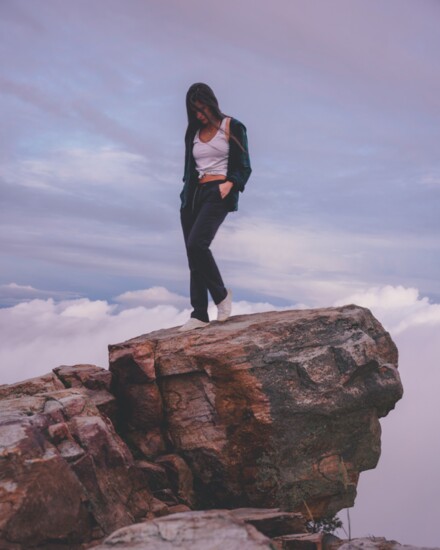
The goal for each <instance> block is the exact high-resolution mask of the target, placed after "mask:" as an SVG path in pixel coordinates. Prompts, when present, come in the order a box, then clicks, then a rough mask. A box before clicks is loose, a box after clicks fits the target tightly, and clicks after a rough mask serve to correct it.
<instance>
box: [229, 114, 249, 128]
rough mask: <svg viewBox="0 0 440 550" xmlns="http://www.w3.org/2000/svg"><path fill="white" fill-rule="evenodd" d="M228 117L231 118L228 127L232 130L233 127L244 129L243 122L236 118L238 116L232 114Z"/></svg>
mask: <svg viewBox="0 0 440 550" xmlns="http://www.w3.org/2000/svg"><path fill="white" fill-rule="evenodd" d="M229 118H230V119H231V122H230V125H231V126H230V127H231V130H232V131H234V129H239V128H241V129H244V130H246V126H245V125H244V124H243V122H241V120H238V118H235V117H233V116H231V117H229Z"/></svg>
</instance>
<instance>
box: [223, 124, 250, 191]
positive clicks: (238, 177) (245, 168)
mask: <svg viewBox="0 0 440 550" xmlns="http://www.w3.org/2000/svg"><path fill="white" fill-rule="evenodd" d="M234 122H235V121H234ZM232 136H234V137H235V138H236V139H237V140H238V142H239V143H240V144H241V147H240V145H238V143H237V142H236V141H235V140H234V139H233V137H232ZM229 144H230V154H231V161H230V171H229V173H228V176H227V177H228V180H229V181H232V183H233V184H234V187H236V188H237V189H238V190H239V191H241V192H243V191H244V187H245V185H246V182H247V180H248V179H249V176H250V175H251V172H252V168H251V162H250V158H249V146H248V140H247V134H246V126H245V125H244V124H242V123H241V122H238V121H236V122H235V124H231V137H230V140H229Z"/></svg>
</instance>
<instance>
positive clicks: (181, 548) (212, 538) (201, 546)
mask: <svg viewBox="0 0 440 550" xmlns="http://www.w3.org/2000/svg"><path fill="white" fill-rule="evenodd" d="M115 547H116V548H123V549H126V550H134V549H137V548H139V549H142V550H226V549H227V550H262V549H267V550H270V549H271V548H273V547H272V546H271V542H270V539H268V538H266V537H265V536H264V535H263V534H262V533H260V532H259V531H257V529H255V527H253V526H252V525H249V524H246V523H245V522H244V521H242V520H240V519H238V518H237V517H234V515H233V514H231V513H230V512H229V511H227V510H209V511H198V512H182V513H177V514H172V515H169V516H165V517H162V518H157V519H154V520H150V521H146V522H144V523H138V524H136V525H132V526H131V527H124V528H122V529H119V530H118V531H116V532H115V533H113V534H112V535H111V536H110V537H108V538H107V539H106V540H105V541H104V543H103V544H102V545H100V546H97V547H96V550H106V549H107V548H115Z"/></svg>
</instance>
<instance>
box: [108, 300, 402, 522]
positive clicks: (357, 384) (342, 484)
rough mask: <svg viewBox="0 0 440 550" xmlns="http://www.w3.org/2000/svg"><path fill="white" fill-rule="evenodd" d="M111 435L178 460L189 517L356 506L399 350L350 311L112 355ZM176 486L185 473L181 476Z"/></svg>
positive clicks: (174, 337) (119, 347)
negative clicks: (114, 415)
mask: <svg viewBox="0 0 440 550" xmlns="http://www.w3.org/2000/svg"><path fill="white" fill-rule="evenodd" d="M109 351H110V371H111V372H112V374H113V377H112V385H111V388H112V392H113V393H114V395H115V396H116V398H117V400H118V411H119V415H120V416H119V417H118V426H119V431H120V433H121V434H122V435H123V437H124V439H125V440H126V441H127V442H128V444H129V446H130V448H131V449H132V451H133V452H134V453H135V454H136V455H138V457H139V458H147V459H148V460H152V461H155V460H157V458H158V457H160V456H161V455H162V454H164V453H167V454H169V453H172V454H177V455H179V456H180V457H181V458H182V459H183V460H184V461H185V462H186V463H187V464H188V466H189V469H190V470H191V472H192V476H193V483H194V497H191V499H190V497H189V496H188V499H187V503H189V505H190V506H192V504H191V503H192V502H194V504H195V506H196V507H197V508H203V509H208V508H232V507H243V506H257V507H258V506H260V507H267V506H269V507H281V508H283V509H286V510H298V511H302V512H303V513H307V514H310V513H312V514H313V516H314V517H320V516H324V515H332V514H334V513H335V512H337V511H338V510H340V509H342V508H345V507H350V506H352V505H353V502H354V498H355V495H356V485H357V481H358V477H359V473H360V472H361V471H363V470H367V469H370V468H374V467H375V466H376V463H377V461H378V459H379V455H380V424H379V417H381V416H384V415H386V414H387V413H388V412H389V411H390V410H391V409H392V408H393V407H394V405H395V403H396V401H397V400H399V399H400V397H401V396H402V386H401V382H400V378H399V374H398V370H397V349H396V347H395V345H394V343H393V342H392V340H391V338H390V336H389V334H388V333H387V332H386V331H385V330H384V328H383V327H382V326H381V324H380V323H379V322H378V321H377V320H376V319H375V318H374V317H373V315H372V314H371V312H370V311H369V310H368V309H365V308H361V307H357V306H345V307H340V308H326V309H315V310H291V311H283V312H279V311H274V312H267V313H258V314H253V315H241V316H236V317H232V318H230V319H229V320H228V321H227V322H226V323H215V322H214V323H211V324H210V325H209V326H208V327H206V328H204V329H203V330H194V331H190V332H186V333H181V332H179V331H178V330H177V328H172V329H166V330H160V331H156V332H152V333H150V334H146V335H143V336H140V337H137V338H134V339H132V340H129V341H127V342H123V343H121V344H116V345H112V346H109ZM182 477H183V474H182Z"/></svg>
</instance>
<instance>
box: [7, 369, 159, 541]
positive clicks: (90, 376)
mask: <svg viewBox="0 0 440 550" xmlns="http://www.w3.org/2000/svg"><path fill="white" fill-rule="evenodd" d="M110 378H111V374H110V373H109V371H108V370H105V369H101V368H99V367H96V366H93V365H77V366H75V367H59V368H57V369H54V372H52V373H50V374H48V375H45V376H41V377H38V378H34V379H31V380H25V381H24V382H19V383H17V384H10V385H5V386H0V548H2V549H5V550H6V549H11V550H15V549H24V548H26V549H27V548H34V547H37V548H44V549H52V548H53V549H55V548H70V549H74V548H82V543H84V542H85V541H93V540H97V541H99V540H101V539H102V538H103V537H104V536H105V535H108V534H109V533H111V532H112V531H114V530H115V529H116V528H118V527H122V526H124V525H128V524H132V523H134V522H135V521H140V520H142V519H146V518H148V517H152V516H153V514H152V509H153V508H154V505H155V502H154V499H153V497H152V495H151V493H150V491H149V489H148V480H147V477H146V476H145V475H144V473H143V471H142V469H140V468H138V467H137V466H136V464H135V462H134V459H133V456H132V455H131V453H130V451H129V449H128V447H127V446H126V444H125V443H124V441H123V440H122V439H121V438H120V437H119V436H118V435H117V433H116V432H115V429H114V427H113V424H112V422H111V420H110V419H109V417H107V416H106V415H105V414H103V412H102V411H107V412H108V413H109V414H113V413H114V411H115V408H114V405H115V398H114V397H113V396H112V395H111V394H110V393H109V391H108V390H109V385H110Z"/></svg>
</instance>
